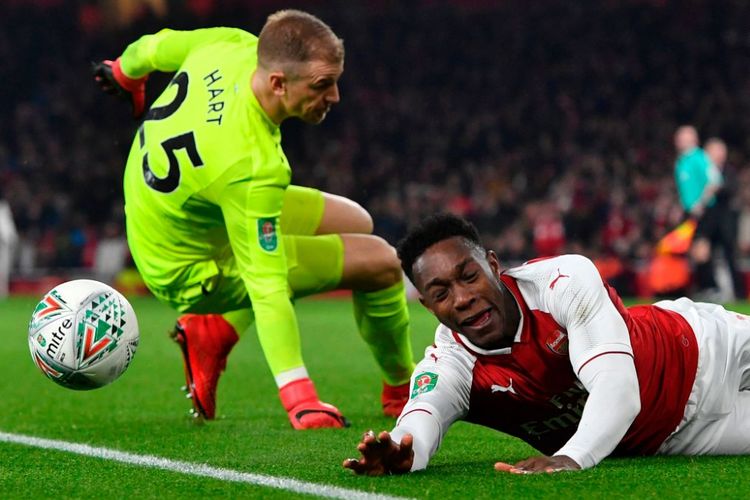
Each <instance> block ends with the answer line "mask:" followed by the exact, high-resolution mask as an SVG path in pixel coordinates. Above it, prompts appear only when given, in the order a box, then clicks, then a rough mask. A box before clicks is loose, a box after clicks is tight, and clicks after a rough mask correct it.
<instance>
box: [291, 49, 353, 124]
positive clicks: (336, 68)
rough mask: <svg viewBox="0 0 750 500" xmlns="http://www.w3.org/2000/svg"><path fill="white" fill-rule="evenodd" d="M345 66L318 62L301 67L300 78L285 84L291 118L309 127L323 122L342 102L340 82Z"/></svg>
mask: <svg viewBox="0 0 750 500" xmlns="http://www.w3.org/2000/svg"><path fill="white" fill-rule="evenodd" d="M343 72H344V63H343V62H340V63H331V62H328V61H323V60H317V61H311V62H309V63H307V64H304V65H301V66H300V69H299V72H298V74H296V75H294V76H292V77H290V78H289V79H288V80H287V84H286V93H285V95H284V107H285V108H286V111H287V115H288V116H296V117H297V118H300V119H301V120H303V121H305V122H307V123H313V124H317V123H320V122H322V121H323V120H324V119H325V117H326V114H328V111H330V109H331V106H333V105H334V104H336V103H337V102H339V100H340V96H339V87H338V80H339V78H341V74H342V73H343Z"/></svg>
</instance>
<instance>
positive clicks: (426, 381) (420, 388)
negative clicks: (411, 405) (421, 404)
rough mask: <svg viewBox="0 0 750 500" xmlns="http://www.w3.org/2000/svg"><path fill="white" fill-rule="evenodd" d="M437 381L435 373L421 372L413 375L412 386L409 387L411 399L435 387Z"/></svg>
mask: <svg viewBox="0 0 750 500" xmlns="http://www.w3.org/2000/svg"><path fill="white" fill-rule="evenodd" d="M437 382H438V376H437V373H431V372H422V373H420V374H419V375H417V376H416V377H414V386H413V387H412V389H411V399H414V398H416V397H417V396H419V395H420V394H424V393H426V392H430V391H431V390H433V389H434V388H435V386H436V385H437Z"/></svg>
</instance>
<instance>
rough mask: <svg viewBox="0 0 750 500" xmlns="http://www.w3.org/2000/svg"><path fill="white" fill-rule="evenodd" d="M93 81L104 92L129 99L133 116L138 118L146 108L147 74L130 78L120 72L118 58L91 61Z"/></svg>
mask: <svg viewBox="0 0 750 500" xmlns="http://www.w3.org/2000/svg"><path fill="white" fill-rule="evenodd" d="M91 72H92V73H93V74H94V81H95V82H96V83H97V85H99V88H101V89H102V90H103V91H104V92H106V93H107V94H110V95H114V96H117V97H119V98H121V99H125V100H127V101H130V105H131V107H132V109H133V117H134V118H140V117H141V116H142V115H143V112H144V111H145V109H146V80H148V75H146V76H142V77H140V78H130V77H128V76H127V75H126V74H125V73H123V72H122V68H121V67H120V59H119V58H118V59H116V60H114V61H109V60H106V61H100V62H95V63H91Z"/></svg>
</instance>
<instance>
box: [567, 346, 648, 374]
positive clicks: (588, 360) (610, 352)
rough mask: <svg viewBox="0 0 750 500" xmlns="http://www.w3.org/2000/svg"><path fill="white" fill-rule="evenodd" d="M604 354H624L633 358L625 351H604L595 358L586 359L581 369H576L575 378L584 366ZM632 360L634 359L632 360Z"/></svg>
mask: <svg viewBox="0 0 750 500" xmlns="http://www.w3.org/2000/svg"><path fill="white" fill-rule="evenodd" d="M605 354H625V355H627V356H630V357H631V358H632V357H633V355H632V354H631V353H629V352H626V351H606V352H602V353H599V354H597V355H596V356H593V357H591V358H589V359H587V360H586V362H585V363H583V364H582V365H581V367H580V368H579V369H578V371H577V372H576V376H578V375H580V373H581V370H583V367H584V366H586V365H587V364H589V363H590V362H591V361H593V360H595V359H596V358H598V357H599V356H604V355H605ZM633 359H635V358H633Z"/></svg>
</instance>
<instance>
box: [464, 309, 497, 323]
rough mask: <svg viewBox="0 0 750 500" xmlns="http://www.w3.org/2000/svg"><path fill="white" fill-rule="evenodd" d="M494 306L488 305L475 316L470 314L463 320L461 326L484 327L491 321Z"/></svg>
mask: <svg viewBox="0 0 750 500" xmlns="http://www.w3.org/2000/svg"><path fill="white" fill-rule="evenodd" d="M491 313H492V308H491V307H488V308H487V309H485V310H484V311H482V312H480V313H477V314H475V315H473V316H469V317H468V318H466V319H465V320H463V321H462V322H461V326H464V327H466V326H468V327H469V328H482V327H483V326H485V325H486V324H487V323H489V322H490V317H491V315H492V314H491Z"/></svg>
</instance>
